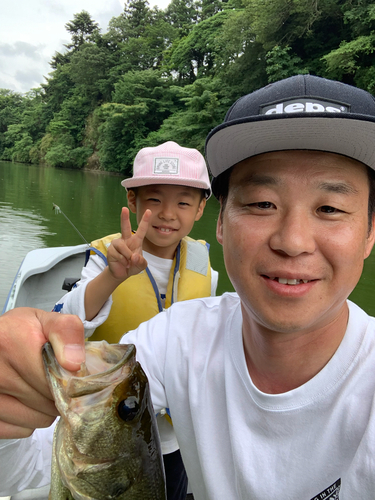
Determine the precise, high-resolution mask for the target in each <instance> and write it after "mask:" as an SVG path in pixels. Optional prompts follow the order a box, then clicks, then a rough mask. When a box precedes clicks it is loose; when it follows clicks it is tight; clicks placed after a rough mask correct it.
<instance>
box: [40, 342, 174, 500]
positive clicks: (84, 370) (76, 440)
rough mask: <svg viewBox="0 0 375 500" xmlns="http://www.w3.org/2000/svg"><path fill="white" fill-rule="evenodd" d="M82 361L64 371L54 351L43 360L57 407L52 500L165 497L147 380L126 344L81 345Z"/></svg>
mask: <svg viewBox="0 0 375 500" xmlns="http://www.w3.org/2000/svg"><path fill="white" fill-rule="evenodd" d="M85 348H86V363H85V364H84V365H82V367H81V369H80V370H79V371H78V372H75V373H71V372H68V371H66V370H64V369H63V368H62V367H61V366H60V365H59V364H58V362H57V360H56V358H55V356H54V353H53V349H52V346H51V345H50V344H49V343H47V344H45V346H44V347H43V361H44V366H45V370H46V374H47V379H48V381H49V384H50V387H51V390H52V393H53V396H54V399H55V404H56V407H57V409H58V410H59V413H60V415H61V417H60V419H59V422H58V423H57V425H56V429H55V434H54V442H53V452H52V453H53V456H52V470H51V489H50V496H49V499H50V500H89V499H90V500H130V499H131V500H165V499H166V493H165V478H164V468H163V461H162V454H161V448H160V440H159V435H158V430H157V425H156V419H155V415H154V411H153V408H152V403H151V397H150V392H149V386H148V381H147V377H146V375H145V373H144V371H143V370H142V368H141V366H140V364H139V363H138V362H137V361H136V359H135V347H134V346H133V345H131V344H108V343H107V342H105V341H102V342H86V344H85Z"/></svg>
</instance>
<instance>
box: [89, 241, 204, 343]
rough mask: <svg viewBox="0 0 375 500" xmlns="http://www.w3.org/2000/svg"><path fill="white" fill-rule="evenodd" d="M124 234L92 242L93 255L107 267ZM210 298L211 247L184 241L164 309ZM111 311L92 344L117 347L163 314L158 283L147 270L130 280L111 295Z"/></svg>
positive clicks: (179, 248) (179, 246)
mask: <svg viewBox="0 0 375 500" xmlns="http://www.w3.org/2000/svg"><path fill="white" fill-rule="evenodd" d="M120 237H121V234H120V233H117V234H112V235H110V236H106V237H105V238H102V239H99V240H96V241H93V242H92V243H91V248H90V249H89V250H88V252H90V254H91V255H92V254H95V253H96V254H97V255H100V256H101V257H102V258H103V259H104V261H105V262H106V263H107V258H106V257H107V248H108V247H109V245H110V243H111V241H112V240H113V239H115V238H120ZM210 295H211V264H210V259H209V255H208V245H207V244H206V242H205V241H203V240H193V239H192V238H189V237H188V236H187V237H185V238H183V239H182V240H181V242H180V244H179V245H178V247H177V250H176V253H175V256H174V259H173V263H172V268H171V272H170V275H169V281H168V287H167V294H166V300H165V308H168V307H170V306H171V305H172V304H173V303H174V302H180V301H182V300H189V299H195V298H198V297H209V296H210ZM112 300H113V303H112V307H111V311H110V313H109V316H108V318H107V319H106V321H105V322H104V323H103V324H102V325H100V326H99V327H98V328H96V330H95V332H94V333H93V334H92V336H91V337H90V340H106V341H107V342H109V343H117V342H119V340H120V338H121V337H122V336H123V335H124V333H126V332H128V331H130V330H134V329H135V328H137V327H138V325H140V324H141V323H143V322H144V321H147V320H149V319H151V318H152V317H153V316H155V315H156V314H157V313H159V312H161V311H162V310H163V306H162V303H161V299H160V294H159V290H158V287H157V285H156V282H155V280H154V278H153V276H152V274H151V272H150V270H149V269H148V268H146V269H145V270H144V271H142V272H141V273H139V274H137V275H135V276H131V277H130V278H128V279H127V280H125V281H124V282H123V283H121V285H119V286H118V287H117V288H116V290H115V291H114V292H113V294H112Z"/></svg>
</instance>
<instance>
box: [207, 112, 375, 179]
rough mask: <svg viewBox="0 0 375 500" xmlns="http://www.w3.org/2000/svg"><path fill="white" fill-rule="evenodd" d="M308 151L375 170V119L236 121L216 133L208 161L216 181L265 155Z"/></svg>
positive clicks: (344, 116) (333, 116) (306, 117)
mask: <svg viewBox="0 0 375 500" xmlns="http://www.w3.org/2000/svg"><path fill="white" fill-rule="evenodd" d="M289 149H291V150H292V149H299V150H301V149H307V150H315V151H326V152H330V153H337V154H341V155H344V156H348V157H349V158H353V159H355V160H358V161H360V162H362V163H364V164H365V165H367V166H369V167H371V168H372V169H374V170H375V118H374V119H373V120H371V119H369V117H368V116H363V115H353V114H349V113H345V114H344V113H338V114H332V113H322V114H319V116H316V113H315V114H309V115H307V114H306V113H304V114H303V115H302V114H298V115H293V117H291V116H290V115H289V116H285V115H284V116H278V117H275V116H274V115H273V116H272V117H271V116H264V115H262V116H259V117H255V118H254V119H252V120H248V119H245V120H233V121H232V122H226V123H223V124H222V125H220V126H218V127H216V128H215V129H213V130H212V131H211V132H210V134H209V135H208V137H207V141H206V159H207V163H208V167H209V169H210V171H211V173H212V175H213V176H214V177H217V176H218V175H220V174H221V173H223V172H224V171H225V170H227V169H228V168H230V167H232V166H233V165H235V164H236V163H238V162H240V161H242V160H244V159H245V158H249V157H251V156H256V155H259V154H262V153H268V152H272V151H283V150H289Z"/></svg>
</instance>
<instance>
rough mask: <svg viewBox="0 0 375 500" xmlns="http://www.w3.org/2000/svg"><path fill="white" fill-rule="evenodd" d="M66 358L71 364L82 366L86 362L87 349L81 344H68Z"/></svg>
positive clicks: (65, 348) (65, 350)
mask: <svg viewBox="0 0 375 500" xmlns="http://www.w3.org/2000/svg"><path fill="white" fill-rule="evenodd" d="M64 358H65V360H66V361H68V362H69V363H74V364H77V365H80V364H81V363H83V362H84V361H85V348H84V346H82V345H81V344H67V345H65V346H64Z"/></svg>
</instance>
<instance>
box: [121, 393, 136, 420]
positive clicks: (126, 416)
mask: <svg viewBox="0 0 375 500" xmlns="http://www.w3.org/2000/svg"><path fill="white" fill-rule="evenodd" d="M117 411H118V414H119V417H120V418H121V420H124V422H129V421H130V420H133V418H134V417H135V416H136V415H137V413H138V411H139V404H138V401H137V399H136V398H135V397H134V396H131V397H129V398H126V399H124V400H123V401H121V402H120V404H119V405H118V408H117Z"/></svg>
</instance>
